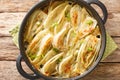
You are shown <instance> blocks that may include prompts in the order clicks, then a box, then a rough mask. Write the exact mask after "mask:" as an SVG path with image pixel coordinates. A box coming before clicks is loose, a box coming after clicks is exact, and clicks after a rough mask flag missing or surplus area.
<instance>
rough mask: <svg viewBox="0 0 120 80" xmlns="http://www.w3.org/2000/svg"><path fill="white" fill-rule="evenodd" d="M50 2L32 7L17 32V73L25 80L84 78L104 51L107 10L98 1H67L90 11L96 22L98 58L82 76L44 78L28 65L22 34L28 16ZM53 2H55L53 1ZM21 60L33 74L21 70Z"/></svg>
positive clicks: (46, 1)
mask: <svg viewBox="0 0 120 80" xmlns="http://www.w3.org/2000/svg"><path fill="white" fill-rule="evenodd" d="M50 1H51V0H41V1H40V2H39V3H37V4H36V5H35V6H34V7H32V9H31V10H30V11H29V12H28V13H27V15H26V16H25V18H24V20H23V22H22V24H21V27H20V31H19V48H20V55H19V56H18V59H17V61H16V66H17V69H18V72H19V73H20V74H21V75H22V76H23V77H25V78H27V79H31V80H35V79H39V78H43V79H45V80H77V79H81V78H83V77H84V76H86V75H87V74H89V73H90V72H91V71H93V70H94V69H95V67H96V66H97V64H98V63H99V62H100V60H101V58H102V56H103V53H104V51H105V48H106V30H105V27H104V24H105V22H106V20H107V16H108V13H107V9H106V7H105V6H104V4H103V3H101V2H100V1H99V0H84V1H83V0H69V1H73V2H76V3H78V4H80V5H81V6H83V7H85V8H86V9H87V10H89V11H90V13H91V15H92V16H93V17H94V18H95V19H96V20H97V22H98V26H99V29H100V31H101V35H102V36H101V38H102V42H101V48H100V51H99V55H98V58H97V60H96V62H95V63H94V64H93V65H92V66H91V67H90V68H89V69H88V70H87V71H86V72H84V73H83V74H82V75H79V76H76V77H73V78H53V77H49V76H45V75H43V74H42V73H40V72H39V71H38V70H36V69H35V68H34V67H33V66H32V64H31V63H30V61H29V60H28V58H27V55H26V54H25V47H24V42H23V40H24V37H23V36H24V33H25V26H26V23H27V19H28V18H29V17H30V15H31V14H32V13H33V12H34V11H35V10H36V9H38V8H39V9H40V8H44V7H45V6H47V5H48V4H49V3H50ZM54 1H55V0H54ZM91 4H96V5H97V6H99V7H100V8H101V10H102V12H103V18H101V17H100V16H99V14H98V13H97V12H96V11H95V9H94V8H93V7H92V6H91ZM22 59H23V60H24V61H25V63H26V64H27V65H28V67H29V68H30V69H31V70H32V71H33V72H34V74H28V73H27V72H25V71H24V70H23V68H22V65H21V61H22Z"/></svg>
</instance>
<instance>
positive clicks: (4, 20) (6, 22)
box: [0, 12, 26, 36]
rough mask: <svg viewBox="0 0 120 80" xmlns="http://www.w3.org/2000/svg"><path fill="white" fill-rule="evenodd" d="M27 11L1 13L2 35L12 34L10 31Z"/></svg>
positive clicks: (0, 31)
mask: <svg viewBox="0 0 120 80" xmlns="http://www.w3.org/2000/svg"><path fill="white" fill-rule="evenodd" d="M25 14H26V12H19V13H0V36H10V34H9V31H10V30H11V29H12V28H14V27H15V26H16V25H17V24H20V23H21V22H22V20H23V18H24V16H25Z"/></svg>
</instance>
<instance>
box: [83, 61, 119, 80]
mask: <svg viewBox="0 0 120 80" xmlns="http://www.w3.org/2000/svg"><path fill="white" fill-rule="evenodd" d="M119 67H120V63H100V64H99V65H98V67H97V68H96V69H95V70H94V71H93V72H92V73H90V74H89V75H88V76H86V77H85V78H83V80H120V69H119Z"/></svg>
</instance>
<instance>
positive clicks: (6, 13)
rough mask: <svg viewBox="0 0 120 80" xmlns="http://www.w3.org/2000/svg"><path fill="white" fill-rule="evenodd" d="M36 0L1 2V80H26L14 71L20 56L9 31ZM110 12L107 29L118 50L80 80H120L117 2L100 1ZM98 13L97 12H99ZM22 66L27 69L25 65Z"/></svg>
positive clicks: (118, 9)
mask: <svg viewBox="0 0 120 80" xmlns="http://www.w3.org/2000/svg"><path fill="white" fill-rule="evenodd" d="M37 2H38V0H0V80H26V79H25V78H23V77H22V76H21V75H20V74H19V73H18V72H17V69H16V62H15V61H16V58H17V56H18V54H19V50H18V48H17V47H16V46H15V45H14V43H13V41H12V37H11V36H10V34H9V32H8V31H9V30H10V29H11V28H13V27H14V26H15V25H16V24H18V23H20V22H21V21H22V19H23V18H24V16H25V14H26V12H27V11H28V10H29V9H30V8H31V6H33V5H34V4H35V3H37ZM101 2H103V3H104V4H105V5H106V7H107V9H108V12H109V16H108V21H107V23H106V25H105V26H106V29H107V31H108V33H109V34H110V35H111V36H112V37H113V39H114V40H115V42H116V43H117V45H118V46H119V49H117V50H116V51H115V52H113V54H111V55H110V56H109V57H107V58H106V59H105V60H104V61H101V63H100V64H99V65H98V67H97V68H96V69H95V70H94V71H93V72H92V73H90V74H89V75H88V76H87V77H85V78H84V79H83V80H120V0H101ZM99 11H100V10H99ZM23 66H24V67H25V68H26V70H27V71H29V70H28V68H27V67H26V65H25V63H23Z"/></svg>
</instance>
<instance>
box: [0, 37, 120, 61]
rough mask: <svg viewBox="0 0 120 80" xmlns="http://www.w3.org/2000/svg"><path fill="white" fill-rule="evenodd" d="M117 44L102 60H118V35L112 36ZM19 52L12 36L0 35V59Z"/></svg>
mask: <svg viewBox="0 0 120 80" xmlns="http://www.w3.org/2000/svg"><path fill="white" fill-rule="evenodd" d="M113 39H114V40H115V42H116V43H117V44H118V46H119V49H117V50H116V51H115V52H113V54H111V55H110V56H109V57H108V58H106V59H105V60H104V61H103V62H120V58H119V57H120V37H117V38H116V37H115V38H113ZM18 54H19V50H18V48H17V47H16V46H15V45H14V43H13V41H12V37H0V60H2V61H4V60H7V61H9V60H10V61H11V60H12V61H14V60H16V57H17V56H18Z"/></svg>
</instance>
